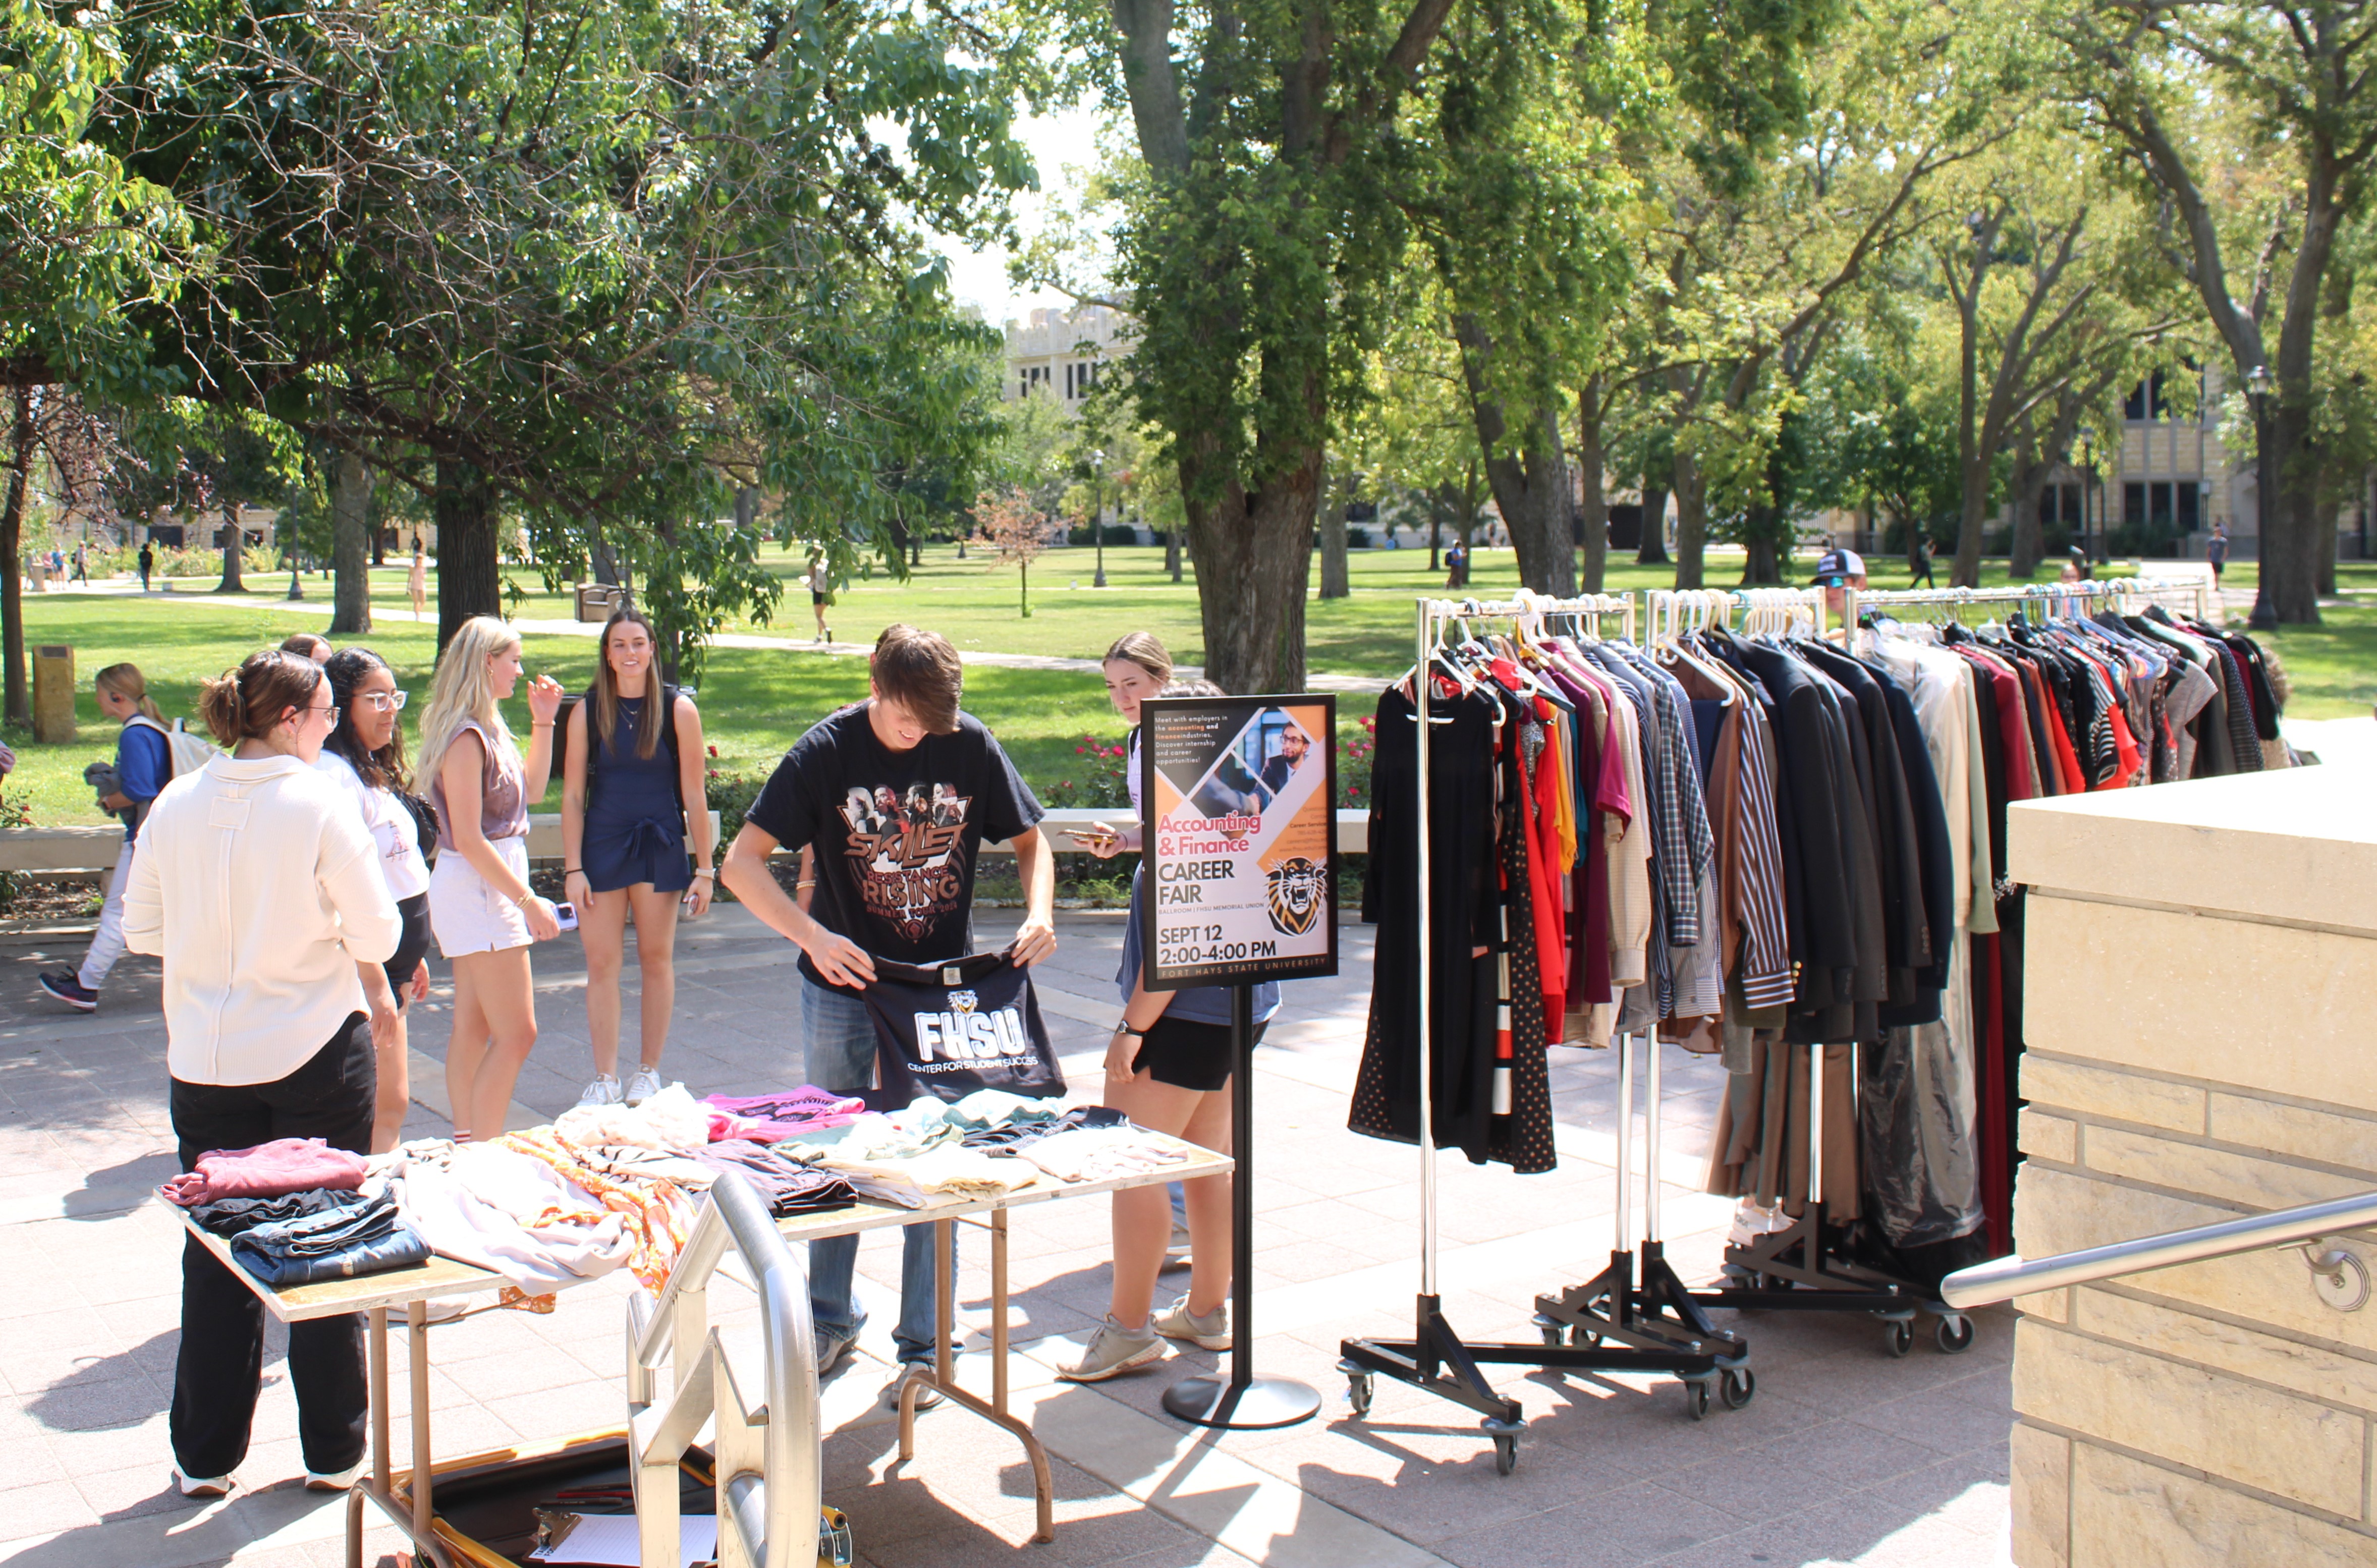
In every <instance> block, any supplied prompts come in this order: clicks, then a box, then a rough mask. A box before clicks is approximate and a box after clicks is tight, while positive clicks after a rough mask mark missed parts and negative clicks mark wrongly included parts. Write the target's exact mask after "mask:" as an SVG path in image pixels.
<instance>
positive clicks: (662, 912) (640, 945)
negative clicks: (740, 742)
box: [561, 605, 718, 1106]
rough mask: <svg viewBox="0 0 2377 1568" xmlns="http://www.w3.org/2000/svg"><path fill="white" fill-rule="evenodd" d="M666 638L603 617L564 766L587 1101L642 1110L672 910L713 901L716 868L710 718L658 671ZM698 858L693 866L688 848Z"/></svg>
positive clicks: (657, 1069) (565, 861) (664, 996)
mask: <svg viewBox="0 0 2377 1568" xmlns="http://www.w3.org/2000/svg"><path fill="white" fill-rule="evenodd" d="M657 647H658V639H657V638H656V637H654V635H653V633H652V623H651V622H650V621H648V620H646V619H645V618H644V614H643V612H642V611H641V610H638V609H634V608H632V607H629V606H626V605H622V606H621V607H620V608H618V609H616V610H614V611H612V612H611V618H610V619H609V620H608V621H606V622H604V623H603V641H602V648H603V657H602V659H601V661H600V662H599V663H597V664H595V666H594V682H593V684H592V685H591V687H589V688H587V692H586V695H585V696H584V697H583V698H581V699H580V700H579V702H578V705H577V707H576V709H575V710H574V712H573V716H572V718H571V720H570V723H569V736H568V739H567V745H566V748H565V749H564V751H563V753H562V764H561V855H562V866H563V868H565V869H564V875H565V879H566V880H565V881H564V882H563V889H564V892H563V896H564V897H565V898H567V899H568V900H569V902H570V903H571V904H575V905H577V907H578V922H579V925H578V930H579V936H580V938H581V939H582V940H584V942H585V945H586V1032H587V1035H588V1036H589V1038H590V1039H591V1041H592V1043H593V1047H594V1082H593V1083H590V1084H588V1085H587V1086H586V1093H585V1094H584V1095H581V1096H580V1097H579V1101H578V1103H579V1105H581V1106H605V1105H617V1104H619V1103H621V1102H622V1101H625V1102H626V1103H627V1104H628V1105H631V1106H639V1105H641V1104H643V1103H644V1101H646V1100H647V1099H650V1098H651V1096H652V1095H657V1094H659V1093H660V1092H661V1051H662V1049H663V1047H665V1046H667V1044H668V1031H669V1014H670V1013H671V1012H672V1011H675V1007H676V968H675V950H676V918H677V906H678V904H679V901H680V899H681V900H682V902H683V904H684V906H685V913H686V914H687V915H688V916H699V915H700V914H702V913H703V912H704V911H705V910H707V909H708V908H709V907H710V899H711V894H712V893H713V892H716V891H717V889H716V886H715V882H716V880H717V875H718V873H717V872H716V871H714V870H712V869H711V853H712V850H713V848H714V846H713V845H712V844H711V836H710V831H711V830H710V809H709V791H708V783H707V776H706V773H705V766H706V764H705V759H706V758H707V756H708V752H707V750H706V749H705V748H704V747H703V744H702V738H701V714H700V713H699V712H698V711H696V709H695V708H694V705H693V699H692V698H690V697H687V695H686V694H685V693H684V692H682V691H679V690H678V689H677V688H675V687H674V686H671V685H669V684H667V683H666V682H664V681H663V680H662V679H661V678H660V677H659V676H658V675H657V674H656V673H655V672H654V670H653V669H652V659H653V655H654V653H655V652H657ZM688 841H690V843H691V844H692V847H693V855H692V858H691V860H690V861H689V862H688V860H687V856H686V846H687V842H688ZM631 912H632V913H633V914H634V916H635V917H636V970H637V974H638V976H639V980H640V982H641V985H642V990H643V1000H642V1014H643V1017H642V1035H641V1047H640V1049H639V1056H638V1059H637V1065H636V1073H635V1076H634V1077H632V1078H630V1079H628V1080H627V1087H626V1088H625V1089H622V1088H621V1087H620V1086H619V969H620V966H621V964H623V963H624V962H625V961H626V954H627V916H628V915H629V914H630V913H631Z"/></svg>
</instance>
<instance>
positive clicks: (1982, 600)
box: [1841, 575, 2220, 627]
mask: <svg viewBox="0 0 2377 1568" xmlns="http://www.w3.org/2000/svg"><path fill="white" fill-rule="evenodd" d="M1841 592H1842V593H1843V594H1844V595H1845V598H1844V600H1843V618H1844V619H1845V620H1846V621H1847V623H1848V624H1849V625H1850V626H1852V627H1856V626H1860V625H1863V624H1864V622H1863V620H1862V616H1863V615H1864V612H1865V611H1866V610H1868V609H1869V608H1872V607H1874V606H1876V605H1896V604H1909V605H1914V604H1921V605H1950V606H1953V605H1958V604H2012V605H2014V606H2016V607H2021V606H2023V605H2033V604H2035V605H2038V606H2040V607H2041V608H2043V609H2044V610H2045V611H2046V613H2047V614H2048V615H2049V616H2062V615H2072V614H2074V613H2076V606H2078V605H2081V604H2095V603H2096V602H2098V601H2100V600H2108V599H2161V598H2165V597H2185V598H2189V599H2192V601H2193V604H2192V606H2191V610H2190V613H2192V615H2193V616H2195V617H2196V618H2197V619H2198V620H2205V621H2214V622H2217V621H2218V620H2219V619H2220V603H2219V597H2218V593H2217V591H2216V588H2215V586H2214V583H2213V580H2212V579H2211V578H2210V577H2208V576H2205V577H2196V576H2192V575H2191V576H2187V577H2102V578H2090V579H2087V580H2085V581H2080V582H2030V583H2023V584H2020V585H2018V586H2016V585H2009V586H2007V587H2004V588H1904V589H1894V590H1872V589H1864V588H1845V589H1843V590H1842V591H1841Z"/></svg>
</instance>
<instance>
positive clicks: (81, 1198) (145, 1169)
mask: <svg viewBox="0 0 2377 1568" xmlns="http://www.w3.org/2000/svg"><path fill="white" fill-rule="evenodd" d="M181 1169H182V1162H181V1161H180V1159H178V1158H177V1157H175V1155H173V1152H172V1151H171V1150H167V1149H158V1150H155V1151H152V1152H151V1153H149V1154H145V1155H134V1156H133V1157H132V1158H130V1159H128V1160H125V1161H122V1162H121V1163H119V1164H116V1165H112V1166H109V1167H106V1168H105V1169H102V1170H94V1171H90V1172H88V1173H86V1174H85V1175H84V1177H83V1179H82V1186H81V1188H80V1190H78V1191H73V1192H69V1193H67V1194H66V1198H65V1200H64V1202H63V1203H61V1205H60V1212H61V1213H63V1214H64V1215H66V1218H68V1219H81V1220H90V1219H106V1218H110V1217H113V1215H120V1214H122V1213H123V1212H124V1211H125V1210H126V1209H130V1208H137V1207H138V1206H139V1205H140V1203H143V1202H144V1201H145V1200H146V1199H147V1198H148V1196H149V1193H151V1192H153V1191H156V1190H157V1188H158V1186H159V1184H160V1183H161V1182H163V1181H164V1180H165V1179H166V1178H168V1177H171V1176H178V1175H179V1174H181Z"/></svg>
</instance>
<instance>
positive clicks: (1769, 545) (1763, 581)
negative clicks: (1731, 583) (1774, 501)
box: [1741, 530, 1783, 588]
mask: <svg viewBox="0 0 2377 1568" xmlns="http://www.w3.org/2000/svg"><path fill="white" fill-rule="evenodd" d="M1742 546H1743V550H1744V552H1745V557H1746V558H1745V559H1744V560H1743V562H1742V567H1741V585H1742V586H1743V587H1744V588H1774V587H1779V586H1781V584H1782V581H1783V568H1782V566H1781V564H1780V562H1779V560H1778V559H1777V555H1776V551H1775V548H1774V538H1773V536H1772V535H1771V534H1769V533H1766V532H1765V531H1763V530H1753V531H1752V532H1751V533H1750V536H1749V537H1748V538H1747V539H1745V540H1743V541H1742Z"/></svg>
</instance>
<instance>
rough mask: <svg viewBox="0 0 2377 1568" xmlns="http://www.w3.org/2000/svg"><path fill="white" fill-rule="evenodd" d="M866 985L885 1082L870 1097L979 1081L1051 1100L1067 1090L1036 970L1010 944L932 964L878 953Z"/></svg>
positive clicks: (883, 1099)
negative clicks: (1036, 988) (1016, 958)
mask: <svg viewBox="0 0 2377 1568" xmlns="http://www.w3.org/2000/svg"><path fill="white" fill-rule="evenodd" d="M864 995H865V997H866V1016H867V1018H868V1019H869V1020H871V1021H872V1022H873V1023H874V1024H875V1047H876V1049H875V1080H876V1087H875V1088H873V1089H870V1090H868V1091H866V1095H865V1098H866V1100H867V1102H868V1103H869V1104H870V1105H872V1106H873V1107H875V1108H876V1109H878V1110H896V1109H898V1108H899V1107H902V1106H904V1105H906V1104H907V1103H908V1102H909V1101H911V1100H914V1099H916V1098H918V1097H920V1096H924V1097H929V1098H932V1099H936V1100H947V1101H957V1100H962V1099H964V1098H965V1097H966V1096H967V1095H971V1094H973V1092H974V1091H975V1090H976V1089H1004V1090H1006V1091H1007V1092H1008V1093H1009V1094H1010V1095H1022V1096H1023V1097H1024V1098H1026V1099H1041V1100H1045V1099H1053V1098H1055V1097H1056V1096H1057V1095H1061V1094H1063V1093H1064V1092H1065V1074H1064V1071H1062V1070H1061V1069H1060V1068H1058V1067H1057V1053H1056V1052H1055V1050H1054V1049H1052V1048H1051V1047H1050V1046H1049V1044H1048V1030H1047V1027H1046V1025H1045V1024H1043V1023H1041V1022H1040V1003H1039V1001H1038V1000H1037V999H1035V998H1034V997H1033V994H1032V976H1031V972H1030V971H1028V970H1025V969H1020V968H1018V967H1017V966H1016V965H1015V964H1013V963H1011V962H1009V959H1008V957H1007V955H1006V954H1005V953H999V952H982V953H974V954H973V955H972V956H970V957H966V958H961V959H955V960H952V961H951V962H950V963H947V964H930V965H925V966H918V965H914V964H894V963H890V962H888V961H886V960H883V959H879V958H878V959H877V960H876V961H875V983H874V984H873V985H871V986H869V987H866V991H865V993H864Z"/></svg>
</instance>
